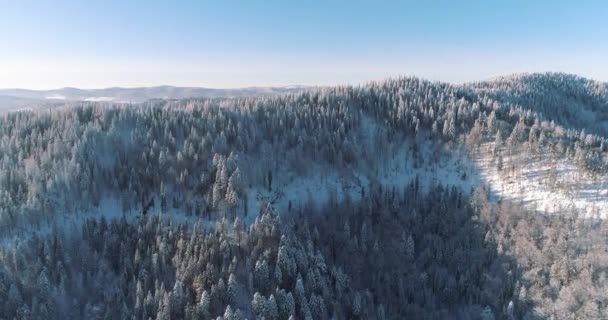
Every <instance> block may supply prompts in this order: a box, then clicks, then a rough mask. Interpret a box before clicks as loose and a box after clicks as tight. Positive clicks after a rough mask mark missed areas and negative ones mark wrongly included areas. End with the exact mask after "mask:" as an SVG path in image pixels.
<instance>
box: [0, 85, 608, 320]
mask: <svg viewBox="0 0 608 320" xmlns="http://www.w3.org/2000/svg"><path fill="white" fill-rule="evenodd" d="M606 181H608V86H607V85H606V84H605V83H599V82H595V81H591V80H587V79H583V78H579V77H576V76H572V75H566V74H554V73H551V74H532V75H517V76H511V77H504V78H499V79H496V80H492V81H487V82H482V83H469V84H464V85H451V84H447V83H437V82H429V81H426V80H422V79H418V78H398V79H390V80H386V81H383V82H373V83H369V84H366V85H362V86H357V87H351V86H348V87H333V88H318V89H307V90H304V91H302V92H298V93H293V94H286V95H277V96H262V97H238V98H212V99H185V100H179V101H174V100H153V101H149V102H145V103H139V104H120V105H114V104H112V103H100V102H97V103H93V102H88V103H79V104H77V105H69V106H66V107H64V108H57V109H53V110H49V111H37V112H15V113H9V114H5V115H2V116H0V242H1V243H2V247H1V249H0V318H5V319H13V318H15V319H43V318H44V319H217V318H220V319H245V318H247V319H550V318H554V319H581V318H584V319H600V318H608V297H606V296H605V294H604V293H605V292H606V290H608V281H607V280H606V276H608V274H607V272H608V254H607V253H606V252H608V251H607V250H608V228H607V227H608V224H606V222H605V220H604V219H605V218H606V216H608V190H607V188H608V182H606Z"/></svg>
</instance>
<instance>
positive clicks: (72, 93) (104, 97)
mask: <svg viewBox="0 0 608 320" xmlns="http://www.w3.org/2000/svg"><path fill="white" fill-rule="evenodd" d="M304 88H305V87H303V86H287V87H249V88H238V89H210V88H199V87H173V86H159V87H140V88H120V87H113V88H105V89H78V88H61V89H56V90H27V89H0V111H12V110H19V109H31V108H33V107H34V106H35V107H41V106H42V107H44V106H49V105H54V104H56V103H58V102H63V101H112V102H127V103H128V102H131V103H138V102H143V101H146V100H150V99H184V98H204V97H212V98H213V97H242V96H261V95H275V94H284V93H292V92H297V91H300V90H302V89H304Z"/></svg>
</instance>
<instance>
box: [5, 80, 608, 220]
mask: <svg viewBox="0 0 608 320" xmlns="http://www.w3.org/2000/svg"><path fill="white" fill-rule="evenodd" d="M523 79H524V80H521V81H519V82H517V83H523V84H522V85H523V86H524V87H525V88H529V87H532V86H531V85H525V84H528V83H534V84H536V85H535V86H533V88H536V87H540V88H545V87H551V85H552V84H553V83H555V82H557V83H560V84H561V83H562V82H565V83H568V84H567V85H566V84H563V85H562V86H567V87H568V88H569V87H572V86H574V87H583V88H585V90H586V91H583V92H585V93H588V95H587V96H589V98H588V99H583V98H580V99H579V100H577V101H579V103H586V102H587V100H589V99H592V100H593V101H596V100H598V101H600V102H601V101H605V100H601V99H600V98H598V97H605V95H606V90H605V85H604V86H600V85H594V83H593V82H588V81H587V82H585V81H584V80H581V79H574V80H573V79H570V78H568V77H565V76H560V75H547V76H542V77H540V78H538V79H537V78H536V77H531V78H523ZM546 79H550V80H551V81H549V80H546ZM575 80H576V81H575ZM571 82H572V83H571ZM509 83H511V82H509ZM492 84H495V86H496V90H500V89H501V88H503V87H504V86H505V85H504V83H503V82H500V81H498V82H489V83H485V84H483V85H482V84H478V87H479V88H482V89H474V88H477V87H470V86H452V85H448V84H441V83H431V82H428V81H424V80H420V79H417V78H400V79H396V80H387V81H384V82H380V83H370V84H368V85H365V86H362V87H336V88H327V89H311V90H309V91H306V92H303V93H299V94H294V95H287V96H278V97H277V96H275V97H255V98H238V99H237V98H235V99H210V100H191V101H188V100H186V101H178V102H175V101H152V102H149V103H145V104H141V105H132V106H111V105H104V104H88V105H81V106H76V107H73V108H69V109H67V110H65V109H64V110H61V111H50V112H36V113H31V112H18V113H11V114H8V115H4V116H2V117H0V155H2V156H1V157H0V201H1V202H2V203H3V206H2V207H1V208H0V225H2V226H3V227H4V228H7V227H8V228H10V227H12V226H15V225H16V224H18V223H20V222H27V223H32V222H35V221H40V219H41V218H43V217H44V216H45V215H52V212H53V211H54V210H55V209H57V208H61V209H64V208H67V211H74V210H75V209H77V208H74V207H75V206H76V207H78V208H79V209H86V206H89V205H91V204H92V205H97V204H98V203H99V201H100V199H101V197H102V194H106V193H107V192H113V193H116V194H118V195H120V197H121V198H122V201H123V204H124V206H126V207H129V206H143V205H144V204H145V203H148V202H149V201H150V200H151V199H152V198H153V197H154V196H155V195H158V196H161V197H162V198H163V199H162V200H163V205H173V206H183V207H184V209H185V210H186V211H187V212H188V213H193V214H197V215H210V214H212V213H215V212H217V211H218V210H219V209H228V208H235V207H241V208H242V207H243V206H244V204H245V202H246V201H245V199H244V198H245V197H246V195H245V192H244V188H245V187H246V186H248V185H252V184H253V185H267V187H268V188H269V189H270V188H272V185H271V184H272V179H271V177H272V171H273V170H277V169H278V168H279V158H281V159H284V161H283V163H281V166H284V167H285V169H286V170H290V171H292V172H296V173H298V174H301V175H304V174H306V172H307V170H309V168H310V167H311V165H310V164H311V163H314V164H318V163H325V164H328V165H330V166H333V167H335V168H342V167H345V166H347V167H348V166H350V167H353V166H355V165H357V164H358V163H365V162H370V161H377V159H374V158H375V156H376V155H377V152H376V151H375V150H366V149H365V148H363V147H362V145H363V142H362V141H363V139H364V138H365V136H367V135H369V133H368V132H367V131H366V130H369V126H368V125H367V123H368V122H369V119H374V121H377V122H378V123H380V124H383V125H386V126H387V127H388V128H389V129H391V130H388V131H387V136H386V137H384V138H383V139H380V140H379V141H377V142H378V143H377V144H378V148H379V149H380V148H381V147H382V146H383V145H387V144H390V143H391V142H393V141H395V140H398V139H402V138H403V135H405V136H412V135H418V134H423V133H424V134H426V133H430V134H431V135H432V137H434V138H437V139H440V140H442V141H453V142H457V141H461V140H465V142H468V143H470V144H478V143H480V142H483V141H494V140H495V137H496V135H498V134H499V135H501V136H502V139H504V140H506V141H508V143H509V146H510V147H511V146H512V147H517V146H520V145H523V144H524V143H526V142H529V143H533V144H534V146H535V147H534V148H530V150H531V151H530V152H537V153H539V154H544V153H546V152H551V153H552V154H554V156H555V157H572V158H577V159H579V160H580V161H578V163H579V164H580V166H581V167H582V168H584V169H585V170H589V171H594V172H605V171H606V168H607V167H608V164H607V163H608V156H607V152H608V142H607V140H606V137H605V136H602V135H596V134H590V133H586V132H585V130H584V129H583V130H580V131H579V130H578V129H577V128H576V127H562V126H559V125H557V124H556V122H554V121H548V119H552V118H554V117H553V116H551V113H550V112H549V111H548V110H544V109H543V110H542V111H543V112H537V111H534V109H523V108H522V107H521V106H519V105H518V104H515V103H512V102H502V100H505V99H503V98H501V97H502V96H499V97H494V96H493V95H492V94H489V93H488V91H489V92H490V93H492V92H494V91H492V90H491V88H494V87H492ZM590 87H593V88H594V90H591V89H589V88H590ZM509 88H510V86H509ZM558 88H561V87H558ZM539 90H540V89H539ZM556 90H557V89H556ZM581 90H583V89H581ZM590 90H591V91H590ZM529 91H531V90H529ZM497 92H502V91H497ZM516 92H519V91H517V90H516ZM542 92H543V91H541V93H542ZM539 96H542V97H545V96H547V95H546V94H542V95H541V94H540V93H539V94H536V95H535V96H534V97H537V98H538V97H539ZM548 96H551V95H548ZM516 97H517V96H516ZM577 97H578V95H575V96H574V98H577ZM499 98H500V99H499ZM574 98H573V99H574ZM514 99H515V98H514ZM538 99H540V98H538ZM545 99H547V100H546V101H545V100H543V102H538V101H537V100H536V98H535V99H532V98H530V99H528V100H530V104H534V105H544V104H551V105H552V101H553V100H552V99H551V98H548V97H547V98H545ZM515 100H517V99H515ZM600 102H594V103H593V104H592V105H593V108H594V110H600V111H601V110H606V109H608V108H600V107H597V106H596V105H597V104H599V103H600ZM602 106H605V105H602ZM600 111H597V112H600ZM594 112H595V111H594ZM602 112H603V111H602ZM556 113H557V114H559V113H560V112H559V110H558V112H556ZM547 114H549V115H547ZM556 119H557V118H556ZM601 119H603V118H599V119H598V120H600V121H598V122H597V123H598V125H603V122H602V121H601ZM573 121H575V120H573ZM581 121H582V120H581ZM591 132H601V130H599V131H598V130H593V131H591ZM277 155H281V156H280V157H278V156H277ZM243 162H245V163H251V162H255V163H256V165H255V166H251V165H247V166H244V165H243ZM237 169H238V170H237ZM233 174H235V177H232V175H233ZM231 182H232V183H231ZM234 183H236V184H238V185H234ZM224 211H225V210H224Z"/></svg>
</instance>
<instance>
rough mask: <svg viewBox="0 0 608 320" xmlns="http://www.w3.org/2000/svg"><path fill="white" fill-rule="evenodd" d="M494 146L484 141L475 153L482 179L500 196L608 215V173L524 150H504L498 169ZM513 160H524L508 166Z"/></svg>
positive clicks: (556, 209) (541, 207)
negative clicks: (525, 154) (589, 170)
mask: <svg viewBox="0 0 608 320" xmlns="http://www.w3.org/2000/svg"><path fill="white" fill-rule="evenodd" d="M492 147H493V145H492V144H485V145H483V146H482V147H481V148H480V152H475V153H474V155H473V157H474V158H475V162H476V164H477V166H478V168H479V172H480V175H481V177H482V179H483V180H484V181H485V182H486V183H487V184H488V185H489V186H490V187H491V189H492V191H493V192H494V193H495V194H496V195H497V196H498V197H500V198H505V199H511V200H515V201H519V202H521V203H523V204H524V205H525V206H526V207H527V208H529V209H531V210H537V211H540V212H546V213H561V212H566V211H570V212H571V211H572V209H575V210H576V211H577V212H578V213H579V214H582V215H584V216H587V217H592V216H599V217H602V218H605V217H606V216H608V177H605V176H603V177H602V176H596V177H593V176H591V175H589V174H585V173H582V172H580V171H579V170H577V168H576V166H575V165H574V164H573V163H572V161H569V160H565V159H564V160H559V161H556V162H552V161H551V160H550V159H548V158H545V157H542V156H536V157H533V158H522V157H523V156H522V154H521V153H518V154H512V155H509V154H508V151H503V157H504V167H503V170H500V171H499V170H498V169H497V166H496V164H495V163H494V162H493V160H492V156H491V153H490V151H489V150H491V149H492ZM511 161H514V162H515V163H519V164H521V165H520V166H519V167H520V168H516V169H515V170H512V169H511V168H509V165H508V164H509V163H510V162H511Z"/></svg>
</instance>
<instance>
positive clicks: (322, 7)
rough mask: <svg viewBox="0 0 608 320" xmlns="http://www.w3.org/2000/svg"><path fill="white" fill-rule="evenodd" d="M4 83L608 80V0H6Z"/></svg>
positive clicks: (0, 6)
mask: <svg viewBox="0 0 608 320" xmlns="http://www.w3.org/2000/svg"><path fill="white" fill-rule="evenodd" d="M0 41H1V44H0V87H3V88H7V87H25V88H35V89H41V88H57V87H64V86H76V87H85V88H92V87H108V86H149V85H160V84H170V85H180V86H206V87H243V86H266V85H293V84H305V85H311V84H321V85H325V84H338V83H360V82H365V81H367V80H379V79H383V78H386V77H389V76H396V75H417V76H421V77H425V78H428V79H432V80H443V81H452V82H462V81H470V80H481V79H485V78H489V77H493V76H496V75H503V74H509V73H514V72H533V71H564V72H569V73H577V74H580V75H583V76H587V77H591V78H594V79H599V80H604V81H608V1H584V0H582V1H540V0H538V1H533V0H529V1H506V0H505V1H499V0H496V1H492V0H485V1H482V0H480V1H447V0H446V1H382V0H378V1H371V0H370V1H356V0H354V1H331V0H325V1H320V0H304V1H295V0H294V1H291V0H282V1H269V0H266V1H253V0H250V1H229V0H224V1H220V0H218V1H202V0H201V1H126V0H125V1H113V0H108V1H86V0H80V1H68V0H54V1H28V0H19V1H14V0H0Z"/></svg>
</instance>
